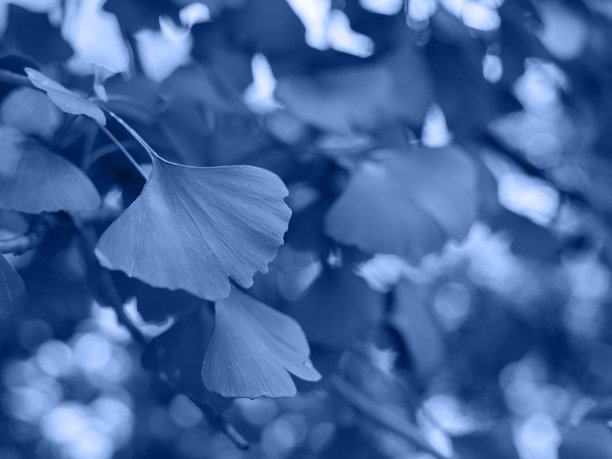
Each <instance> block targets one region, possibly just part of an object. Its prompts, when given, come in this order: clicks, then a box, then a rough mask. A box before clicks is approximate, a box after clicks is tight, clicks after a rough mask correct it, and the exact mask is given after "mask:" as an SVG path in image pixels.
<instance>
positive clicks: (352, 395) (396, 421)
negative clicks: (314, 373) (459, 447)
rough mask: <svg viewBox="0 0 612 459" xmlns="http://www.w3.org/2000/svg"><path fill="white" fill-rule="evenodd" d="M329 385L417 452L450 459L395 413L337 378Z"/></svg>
mask: <svg viewBox="0 0 612 459" xmlns="http://www.w3.org/2000/svg"><path fill="white" fill-rule="evenodd" d="M331 383H332V387H333V388H334V389H335V391H336V393H337V394H338V395H339V396H340V397H341V398H342V399H343V400H344V401H345V402H347V403H348V404H349V405H351V406H352V407H353V408H355V409H356V410H357V411H359V412H360V413H361V414H363V415H364V416H367V417H368V418H369V419H370V420H371V421H373V422H374V423H376V424H378V425H379V426H380V427H382V428H384V429H386V430H389V431H391V432H393V433H394V434H396V435H399V436H400V437H402V438H404V439H405V440H407V441H408V442H409V443H411V444H412V445H413V446H415V447H416V448H418V449H419V450H421V451H423V452H425V453H429V454H431V455H432V456H433V457H435V458H437V459H452V458H450V457H448V456H445V455H444V454H442V453H440V452H439V451H438V450H436V449H434V448H433V446H431V445H430V444H429V443H428V442H427V441H426V440H425V438H423V436H422V435H421V434H420V433H419V432H418V431H417V429H416V427H415V426H413V425H412V424H410V423H409V422H408V421H406V420H405V419H404V418H402V417H400V416H398V415H396V414H395V413H393V412H391V411H389V410H387V409H385V408H384V407H381V406H380V405H377V404H375V403H374V402H372V401H371V400H370V399H368V398H367V397H366V396H365V395H363V394H361V393H360V392H359V391H358V390H357V389H356V388H355V387H354V386H353V385H352V384H350V383H347V382H346V381H344V380H343V379H342V378H340V377H337V376H336V377H333V378H332V380H331Z"/></svg>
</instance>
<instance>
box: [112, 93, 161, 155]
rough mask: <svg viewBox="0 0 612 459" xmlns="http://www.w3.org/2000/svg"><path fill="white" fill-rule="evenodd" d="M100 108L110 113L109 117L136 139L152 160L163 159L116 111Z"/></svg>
mask: <svg viewBox="0 0 612 459" xmlns="http://www.w3.org/2000/svg"><path fill="white" fill-rule="evenodd" d="M100 107H101V108H102V110H104V111H105V112H106V113H108V115H109V116H110V117H111V118H113V119H114V120H115V121H117V123H119V124H120V125H121V126H122V127H123V128H124V129H125V130H126V131H128V132H129V133H130V135H131V136H132V137H134V138H135V139H136V141H137V142H138V143H139V144H140V145H141V146H142V148H144V149H145V151H146V152H147V153H148V154H149V156H151V159H156V158H157V159H161V158H160V156H159V155H158V154H157V152H156V151H155V150H153V148H152V147H151V145H149V144H148V143H147V141H146V140H145V139H143V138H142V137H141V136H140V134H138V132H136V130H135V129H134V128H133V127H132V126H130V125H129V124H127V123H126V122H125V120H124V119H123V118H121V117H120V116H119V115H117V114H116V113H115V112H114V111H112V110H110V109H108V108H106V107H104V106H103V105H100Z"/></svg>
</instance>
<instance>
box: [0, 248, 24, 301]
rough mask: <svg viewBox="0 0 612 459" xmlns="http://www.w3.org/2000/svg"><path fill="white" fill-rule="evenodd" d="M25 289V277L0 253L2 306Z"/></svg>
mask: <svg viewBox="0 0 612 459" xmlns="http://www.w3.org/2000/svg"><path fill="white" fill-rule="evenodd" d="M24 291H25V286H24V285H23V279H21V276H20V275H19V273H18V272H17V271H16V270H15V268H13V266H12V265H11V264H10V263H9V262H8V261H7V260H6V258H5V257H4V255H2V254H0V306H2V305H3V304H5V303H10V302H12V301H13V300H15V299H16V298H18V297H19V296H21V295H22V294H23V292H24Z"/></svg>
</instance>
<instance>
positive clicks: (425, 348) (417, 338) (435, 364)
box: [389, 281, 445, 378]
mask: <svg viewBox="0 0 612 459" xmlns="http://www.w3.org/2000/svg"><path fill="white" fill-rule="evenodd" d="M429 307H430V306H429V305H428V304H427V303H425V302H424V301H423V299H421V298H420V297H419V296H418V294H417V292H416V290H415V286H414V285H412V284H411V283H409V282H407V281H404V282H401V283H399V284H398V286H397V287H396V289H395V307H394V309H393V312H392V313H391V315H390V317H389V321H390V325H391V327H393V328H394V329H395V330H396V331H397V333H398V334H399V336H400V338H401V340H402V342H403V344H404V346H405V349H406V351H407V352H408V354H409V356H410V360H411V361H412V362H413V364H414V370H415V372H416V373H417V374H418V375H419V376H420V377H422V378H428V377H431V376H432V375H433V374H434V373H435V372H436V371H437V370H438V369H439V368H440V366H441V365H442V364H443V363H444V353H445V349H444V341H443V336H442V333H441V330H440V326H439V324H437V323H436V322H435V318H434V316H433V311H431V310H429Z"/></svg>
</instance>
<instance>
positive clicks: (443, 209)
mask: <svg viewBox="0 0 612 459" xmlns="http://www.w3.org/2000/svg"><path fill="white" fill-rule="evenodd" d="M476 180H477V176H476V170H475V167H474V165H473V163H472V161H471V160H470V158H469V157H468V156H467V155H466V154H465V153H464V152H463V151H462V150H460V149H458V148H455V147H444V148H438V149H425V148H420V149H417V150H412V151H407V152H405V153H401V154H397V153H394V154H393V155H392V156H390V157H388V158H386V159H383V160H379V161H375V162H374V161H369V162H365V163H363V164H362V165H361V166H360V167H359V169H358V170H357V172H355V173H354V175H353V177H352V178H351V180H350V182H349V184H348V186H347V187H346V189H345V190H344V193H343V194H342V195H341V196H340V198H339V199H338V200H337V201H336V202H335V203H334V205H333V206H332V208H331V209H330V211H329V213H328V214H327V217H326V220H325V230H326V232H327V234H328V235H329V236H331V237H333V238H334V239H336V240H337V241H339V242H342V243H343V244H348V245H356V246H357V247H359V248H360V249H361V250H364V251H366V252H370V253H385V254H395V255H399V256H403V257H406V258H409V259H411V260H418V259H420V258H422V257H423V256H424V255H426V254H428V253H430V252H434V251H436V250H439V249H440V248H441V247H442V246H443V245H444V243H445V242H446V240H447V239H448V238H450V239H454V240H462V239H463V238H465V237H466V236H467V234H468V231H469V229H470V227H471V226H472V223H474V221H475V219H476V217H477V215H476V214H477V206H478V190H477V187H476Z"/></svg>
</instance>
